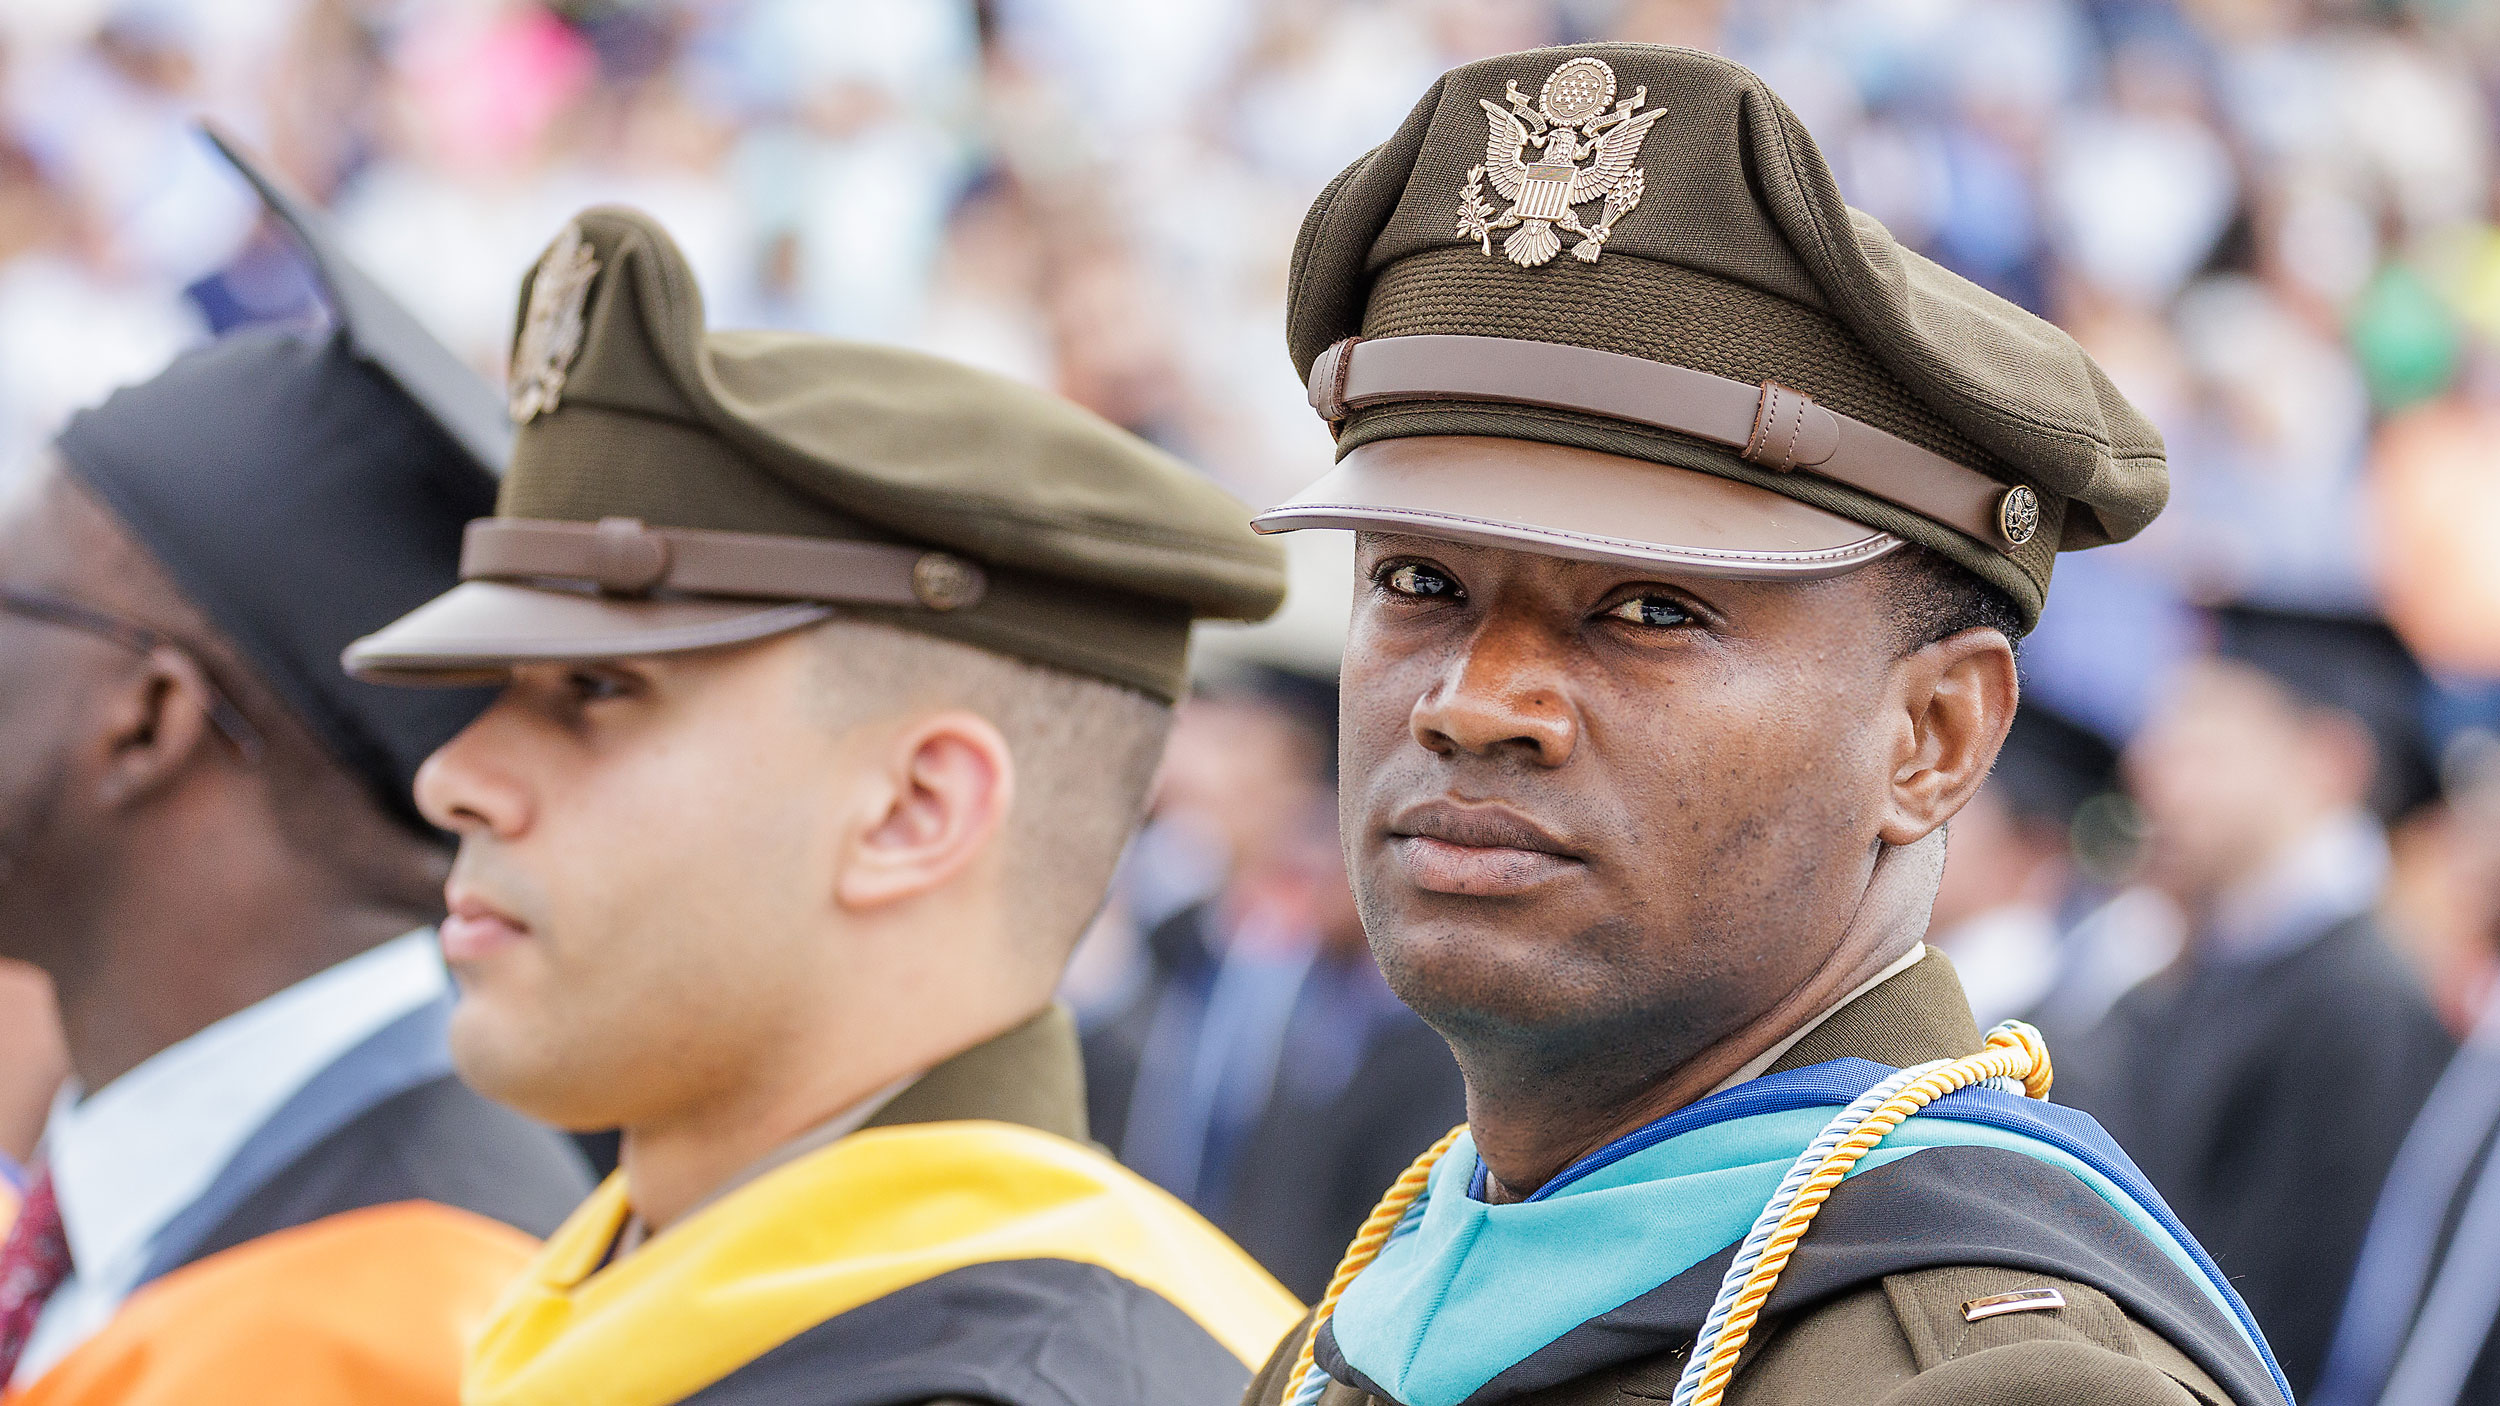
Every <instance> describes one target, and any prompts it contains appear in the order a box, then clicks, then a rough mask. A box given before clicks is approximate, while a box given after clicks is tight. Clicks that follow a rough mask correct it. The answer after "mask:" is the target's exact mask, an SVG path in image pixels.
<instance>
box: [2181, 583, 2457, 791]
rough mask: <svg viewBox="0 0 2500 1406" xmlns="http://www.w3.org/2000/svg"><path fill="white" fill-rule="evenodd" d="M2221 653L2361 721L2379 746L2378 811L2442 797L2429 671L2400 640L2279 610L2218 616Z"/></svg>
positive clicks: (2361, 626)
mask: <svg viewBox="0 0 2500 1406" xmlns="http://www.w3.org/2000/svg"><path fill="white" fill-rule="evenodd" d="M2213 624H2214V652H2215V653H2216V654H2217V655H2219V656H2221V657H2222V658H2225V659H2230V660H2234V661H2236V662H2238V663H2241V664H2245V665H2247V666H2249V667H2250V668H2253V669H2256V670H2258V671H2259V672H2261V673H2263V674H2265V675H2266V676H2267V677H2269V678H2271V679H2273V680H2274V681H2275V683H2276V684H2277V685H2278V686H2280V687H2281V688H2282V689H2283V691H2284V692H2286V693H2288V694H2290V695H2291V696H2292V697H2294V698H2297V699H2299V700H2300V701H2302V702H2304V703H2307V704H2310V705H2311V706H2314V707H2321V708H2335V709H2339V710H2341V711H2343V712H2346V713H2349V714H2351V715H2352V716H2353V717H2355V718H2357V719H2359V720H2360V721H2361V723H2362V725H2363V726H2365V727H2367V728H2368V729H2369V730H2370V738H2371V740H2372V741H2373V742H2375V743H2376V744H2377V746H2378V776H2377V779H2376V780H2375V782H2374V783H2373V784H2372V786H2371V792H2370V801H2371V805H2372V806H2373V808H2375V809H2376V810H2377V811H2378V812H2379V814H2380V815H2381V816H2382V817H2384V818H2386V819H2390V820H2392V819H2394V818H2396V817H2398V816H2400V815H2403V814H2404V813H2405V812H2407V811H2409V810H2411V809H2413V808H2414V807H2415V806H2416V805H2419V804H2421V803H2422V802H2423V801H2426V800H2429V799H2430V798H2431V797H2432V796H2433V795H2434V794H2436V792H2437V779H2436V777H2435V776H2434V774H2433V772H2432V768H2431V760H2430V751H2429V747H2430V744H2429V741H2428V734H2427V733H2426V731H2425V730H2424V727H2423V720H2422V709H2423V704H2424V702H2425V699H2426V696H2427V686H2426V682H2425V679H2424V676H2423V673H2422V666H2421V664H2420V663H2419V662H2417V661H2416V660H2415V659H2414V657H2413V651H2411V650H2409V649H2407V648H2406V647H2405V644H2404V641H2402V640H2400V639H2398V638H2397V637H2396V632H2395V631H2394V630H2391V629H2389V628H2388V627H2387V625H2386V624H2385V623H2384V622H2382V621H2379V620H2376V619H2373V618H2370V617H2367V616H2353V615H2322V614H2315V613H2311V612H2308V611H2300V610H2287V609H2281V608H2277V607H2273V606H2261V605H2229V606H2224V607H2222V608H2220V609H2218V610H2215V611H2214V612H2213Z"/></svg>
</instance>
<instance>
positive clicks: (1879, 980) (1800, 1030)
mask: <svg viewBox="0 0 2500 1406" xmlns="http://www.w3.org/2000/svg"><path fill="white" fill-rule="evenodd" d="M1932 950H1934V949H1932V948H1929V947H1926V946H1924V945H1922V944H1916V943H1914V944H1912V945H1911V947H1910V950H1909V951H1907V952H1904V953H1902V954H1901V955H1900V956H1898V957H1895V958H1893V959H1892V960H1891V961H1889V962H1886V963H1885V964H1884V969H1883V970H1882V971H1879V972H1877V973H1875V974H1874V975H1873V976H1870V977H1868V978H1867V979H1866V980H1864V981H1861V982H1859V983H1858V984H1857V986H1856V987H1855V988H1854V989H1852V990H1851V991H1849V992H1848V993H1847V994H1845V995H1843V996H1842V997H1841V998H1840V999H1839V1000H1837V1001H1834V1002H1832V1003H1831V1004H1830V1005H1828V1006H1826V1007H1824V1008H1823V1013H1822V1014H1820V1015H1818V1016H1816V1017H1815V1018H1814V1019H1812V1020H1809V1021H1807V1022H1806V1023H1805V1024H1803V1025H1800V1026H1798V1027H1797V1028H1796V1029H1794V1030H1792V1031H1790V1032H1788V1036H1787V1038H1785V1039H1783V1040H1781V1041H1780V1042H1779V1043H1778V1044H1776V1045H1773V1046H1772V1047H1771V1048H1769V1049H1767V1050H1764V1051H1763V1052H1762V1053H1760V1054H1758V1055H1755V1056H1754V1057H1753V1058H1751V1059H1749V1060H1746V1061H1745V1063H1744V1065H1743V1067H1741V1068H1739V1069H1738V1070H1737V1071H1736V1072H1735V1073H1733V1074H1730V1075H1729V1076H1727V1077H1726V1078H1725V1079H1722V1080H1720V1081H1719V1087H1718V1088H1715V1089H1712V1090H1711V1091H1710V1092H1711V1093H1714V1094H1715V1093H1718V1092H1720V1091H1721V1090H1724V1089H1732V1088H1735V1087H1736V1086H1737V1085H1738V1084H1742V1083H1744V1082H1745V1081H1747V1080H1749V1079H1759V1078H1761V1077H1762V1076H1763V1075H1765V1074H1768V1073H1770V1072H1771V1067H1772V1066H1773V1065H1776V1064H1778V1063H1779V1061H1780V1056H1782V1055H1785V1054H1787V1053H1788V1052H1789V1051H1790V1050H1793V1049H1795V1048H1796V1047H1797V1045H1798V1043H1799V1042H1800V1041H1802V1040H1804V1039H1805V1038H1806V1037H1807V1036H1808V1035H1811V1034H1813V1033H1814V1032H1815V1031H1817V1030H1819V1029H1821V1028H1822V1027H1823V1024H1824V1023H1825V1022H1826V1021H1829V1020H1830V1019H1831V1018H1832V1017H1833V1016H1835V1015H1838V1014H1840V1012H1841V1011H1842V1010H1844V1009H1845V1008H1847V1006H1848V1005H1849V1003H1850V1002H1852V1001H1855V1000H1857V999H1858V998H1859V997H1861V996H1863V995H1865V994H1866V993H1868V992H1869V991H1872V990H1874V989H1875V988H1876V987H1878V986H1881V985H1883V984H1884V983H1885V982H1887V981H1890V980H1892V979H1893V978H1894V977H1896V976H1899V975H1900V974H1901V973H1903V972H1905V971H1908V970H1909V969H1910V968H1911V967H1912V966H1915V965H1917V963H1918V961H1919V959H1921V958H1923V957H1925V956H1926V955H1927V954H1928V953H1929V952H1930V951H1932Z"/></svg>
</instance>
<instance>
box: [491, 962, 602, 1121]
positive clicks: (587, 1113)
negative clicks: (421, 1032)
mask: <svg viewBox="0 0 2500 1406" xmlns="http://www.w3.org/2000/svg"><path fill="white" fill-rule="evenodd" d="M450 1043H451V1062H452V1068H453V1069H454V1070H456V1071H457V1072H458V1073H459V1075H460V1080H461V1082H462V1083H464V1084H467V1085H468V1086H469V1087H470V1088H472V1089H475V1090H476V1091H477V1092H479V1093H480V1094H483V1095H484V1096H486V1097H487V1098H490V1099H493V1100H494V1101H495V1102H497V1103H500V1104H502V1105H503V1106H504V1107H506V1108H509V1109H511V1110H512V1111H514V1112H515V1113H519V1114H521V1115H523V1116H524V1117H528V1118H533V1119H536V1120H537V1121H539V1122H541V1123H545V1124H547V1125H548V1126H550V1127H555V1128H562V1129H564V1130H565V1131H567V1132H577V1133H586V1132H597V1131H600V1130H602V1129H606V1128H613V1127H615V1126H617V1123H618V1121H619V1120H618V1118H617V1117H616V1110H615V1109H614V1108H613V1107H612V1106H611V1104H610V1102H609V1101H608V1100H606V1099H604V1098H602V1097H601V1096H600V1092H599V1091H600V1090H601V1088H602V1087H603V1086H604V1085H605V1084H607V1083H608V1082H609V1081H604V1080H601V1079H599V1078H598V1077H597V1076H596V1075H595V1073H593V1072H592V1071H588V1070H585V1069H583V1068H582V1067H581V1064H582V1061H581V1060H580V1059H579V1058H578V1057H576V1056H574V1055H573V1054H572V1052H570V1051H568V1050H566V1049H565V1048H564V1046H563V1045H562V1044H561V1043H560V1042H558V1041H555V1040H552V1039H550V1038H548V1036H547V1034H546V1029H545V1026H544V1024H542V1023H537V1022H533V1021H530V1020H528V1019H525V1018H519V1017H517V1016H516V1015H515V1013H513V1012H509V1011H505V1010H501V1009H498V1008H497V1005H496V1003H495V1002H494V1001H493V1000H492V998H483V997H480V996H477V995H473V994H464V995H463V996H462V997H461V999H460V1003H459V1004H458V1005H457V1006H455V1007H453V1008H452V1014H451V1030H450Z"/></svg>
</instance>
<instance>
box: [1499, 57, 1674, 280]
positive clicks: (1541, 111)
mask: <svg viewBox="0 0 2500 1406" xmlns="http://www.w3.org/2000/svg"><path fill="white" fill-rule="evenodd" d="M1507 86H1508V89H1509V91H1508V93H1507V94H1506V95H1505V96H1506V97H1507V99H1508V101H1509V103H1510V106H1509V107H1508V108H1504V107H1503V106H1501V105H1500V104H1498V103H1496V102H1494V101H1493V100H1492V99H1490V98H1478V99H1476V101H1477V103H1478V104H1479V105H1481V106H1482V107H1483V108H1484V118H1485V126H1486V131H1485V139H1484V164H1483V165H1481V166H1478V167H1476V168H1475V169H1473V170H1471V171H1469V172H1468V173H1467V189H1466V190H1465V192H1464V193H1463V194H1462V196H1461V198H1460V203H1459V211H1458V237H1459V238H1461V239H1465V240H1470V241H1473V242H1474V243H1475V244H1477V245H1479V246H1480V247H1482V248H1483V250H1484V253H1485V257H1487V258H1491V257H1492V255H1493V234H1494V231H1496V230H1505V229H1507V230H1510V231H1511V234H1510V237H1509V238H1507V239H1504V240H1503V241H1502V253H1503V254H1504V255H1506V256H1507V257H1508V258H1509V259H1510V261H1511V262H1512V263H1514V264H1517V265H1519V266H1520V267H1521V268H1531V269H1532V268H1535V267H1537V266H1538V265H1539V264H1542V263H1544V262H1546V261H1547V260H1549V259H1551V258H1553V257H1554V255H1556V254H1558V253H1560V252H1561V251H1562V237H1561V236H1560V235H1557V234H1556V233H1555V232H1554V231H1556V230H1557V229H1559V230H1561V231H1563V232H1564V233H1566V234H1576V235H1578V236H1579V237H1580V242H1579V243H1577V244H1574V245H1572V246H1571V256H1572V257H1573V258H1575V259H1579V260H1581V261H1582V262H1584V263H1595V262H1597V256H1598V255H1599V254H1600V253H1602V252H1604V250H1605V248H1606V240H1607V238H1608V237H1609V236H1611V235H1612V234H1613V233H1614V228H1615V221H1617V220H1619V219H1621V218H1623V217H1624V216H1625V215H1626V214H1629V213H1630V212H1631V211H1632V210H1633V209H1634V208H1636V207H1638V206H1639V205H1640V203H1641V187H1642V185H1643V181H1642V179H1641V172H1640V168H1638V167H1636V166H1634V165H1633V164H1632V163H1633V162H1635V161H1637V160H1639V159H1640V155H1641V143H1642V142H1643V141H1645V140H1647V139H1648V137H1649V128H1650V124H1651V123H1654V122H1656V121H1657V120H1658V119H1659V118H1660V117H1661V116H1662V115H1664V113H1665V111H1666V109H1664V108H1655V107H1653V108H1650V109H1649V110H1648V111H1646V112H1643V111H1641V108H1642V107H1643V105H1644V104H1646V103H1647V102H1648V101H1649V89H1648V88H1647V87H1640V88H1635V89H1633V90H1632V96H1630V97H1628V98H1625V99H1624V100H1623V101H1621V102H1616V101H1615V71H1614V69H1613V68H1612V67H1610V66H1608V64H1607V63H1606V61H1605V60H1604V59H1593V58H1588V57H1585V56H1583V57H1581V58H1576V59H1572V60H1570V61H1569V62H1567V63H1565V64H1564V65H1563V66H1562V67H1560V68H1557V69H1555V70H1554V72H1553V73H1552V74H1551V75H1550V76H1549V77H1547V78H1546V80H1545V86H1544V87H1543V88H1541V89H1539V90H1538V91H1537V95H1536V101H1535V102H1533V103H1531V102H1530V101H1529V100H1528V95H1527V94H1525V93H1523V92H1520V91H1519V82H1518V80H1517V79H1512V80H1511V81H1510V83H1509V84H1508V85H1507ZM1531 153H1534V154H1533V155H1532V154H1531ZM1487 181H1490V182H1492V184H1493V190H1494V193H1495V194H1497V195H1499V196H1501V197H1502V198H1503V199H1505V200H1508V201H1509V202H1510V203H1511V204H1510V208H1509V209H1508V210H1498V211H1497V210H1495V209H1494V208H1493V203H1492V202H1491V201H1489V200H1487V199H1486V198H1485V194H1484V187H1485V183H1486V182H1487ZM1593 200H1603V201H1605V202H1606V204H1605V208H1604V209H1603V211H1601V212H1600V214H1599V215H1598V218H1597V223H1596V224H1594V225H1585V224H1582V223H1581V222H1580V216H1579V214H1578V213H1577V209H1578V207H1580V206H1583V205H1586V204H1588V203H1589V202H1590V201H1593Z"/></svg>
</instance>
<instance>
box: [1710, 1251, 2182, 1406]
mask: <svg viewBox="0 0 2500 1406" xmlns="http://www.w3.org/2000/svg"><path fill="white" fill-rule="evenodd" d="M2014 1295H2020V1296H2021V1297H2020V1298H2016V1299H2011V1300H2010V1302H2009V1303H2007V1304H2005V1305H2004V1306H2005V1307H2007V1308H2010V1309H2011V1310H2012V1311H2000V1312H1998V1313H1995V1314H1990V1313H1987V1312H1986V1311H1985V1309H1986V1307H1987V1306H1988V1305H1986V1304H1985V1302H1984V1301H1986V1300H1990V1299H2000V1298H2003V1297H2005V1296H2014ZM1973 1305H1979V1306H1980V1310H1981V1311H1980V1312H1979V1313H1978V1315H1977V1316H1976V1317H1975V1318H1974V1316H1973V1313H1972V1306H1973ZM2014 1305H2023V1306H2021V1307H2015V1306H2014ZM2031 1305H2037V1306H2036V1307H2034V1306H2031ZM1728 1400H1729V1401H1730V1402H1731V1403H1735V1404H1736V1406H1770V1403H1775V1402H1791V1401H1807V1400H1860V1401H1883V1402H1887V1403H1893V1404H1894V1406H1927V1404H1928V1403H1942V1402H1955V1403H1964V1406H1968V1404H1969V1403H1987V1402H2006V1403H2014V1402H2024V1403H2057V1402H2076V1403H2082V1402H2089V1403H2092V1406H2198V1403H2203V1406H2228V1403H2229V1401H2230V1396H2229V1394H2228V1393H2227V1392H2225V1391H2224V1390H2223V1388H2222V1387H2221V1386H2220V1385H2219V1384H2217V1383H2216V1382H2215V1381H2214V1380H2213V1379H2212V1378H2211V1377H2210V1376H2208V1375H2207V1374H2206V1373H2205V1372H2204V1370H2203V1369H2201V1368H2199V1367H2198V1366H2197V1365H2196V1364H2195V1363H2194V1362H2193V1361H2191V1360H2189V1358H2188V1357H2187V1355H2186V1354H2185V1353H2182V1352H2181V1351H2179V1350H2178V1349H2177V1348H2176V1347H2174V1346H2172V1345H2171V1344H2170V1343H2169V1342H2167V1341H2166V1340H2164V1339H2163V1338H2162V1337H2161V1336H2160V1335H2159V1334H2157V1333H2155V1332H2153V1331H2152V1330H2151V1329H2149V1328H2147V1327H2145V1326H2144V1325H2142V1324H2140V1323H2137V1322H2135V1321H2134V1320H2133V1319H2132V1318H2130V1317H2129V1316H2128V1315H2127V1313H2126V1311H2125V1310H2124V1309H2122V1308H2120V1307H2119V1305H2118V1304H2117V1302H2116V1301H2114V1300H2113V1299H2111V1298H2110V1297H2109V1296H2108V1295H2107V1294H2104V1293H2102V1292H2101V1291H2100V1290H2098V1289H2095V1288H2092V1287H2091V1286H2090V1285H2087V1284H2081V1283H2077V1282H2075V1281H2074V1280H2070V1279H2061V1278H2058V1277H2056V1276H2053V1275H2045V1274H2039V1273H2034V1272H2031V1271H2027V1270H2015V1269H2004V1268H1998V1267H1994V1266H1984V1265H1952V1266H1945V1267H1942V1268H1937V1269H1927V1270H1918V1271H1914V1272H1911V1273H1906V1274H1896V1275H1891V1276H1888V1277H1887V1278H1885V1279H1884V1280H1882V1281H1881V1282H1880V1283H1879V1284H1876V1285H1870V1286H1868V1287H1866V1288H1864V1289H1860V1290H1858V1291H1856V1292H1854V1293H1851V1294H1846V1295H1843V1296H1842V1297H1840V1298H1838V1299H1835V1300H1833V1301H1832V1302H1830V1303H1828V1304H1826V1305H1824V1306H1822V1307H1821V1308H1818V1309H1816V1310H1814V1311H1812V1312H1810V1313H1806V1314H1803V1315H1801V1316H1799V1317H1796V1318H1793V1319H1791V1320H1789V1321H1788V1322H1787V1323H1785V1324H1784V1325H1782V1327H1781V1328H1780V1330H1779V1331H1778V1332H1777V1333H1776V1334H1774V1335H1773V1336H1772V1338H1771V1339H1770V1341H1769V1342H1767V1343H1766V1344H1765V1345H1764V1346H1763V1348H1762V1351H1761V1353H1760V1354H1759V1356H1757V1357H1756V1358H1755V1359H1754V1360H1753V1361H1751V1362H1750V1363H1748V1364H1747V1366H1746V1367H1745V1369H1744V1370H1743V1371H1741V1372H1739V1373H1738V1375H1737V1378H1736V1383H1735V1388H1734V1389H1733V1390H1731V1391H1730V1392H1729V1394H1728Z"/></svg>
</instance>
